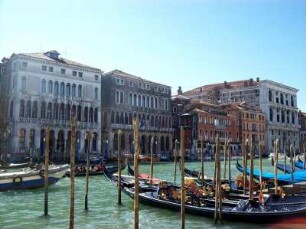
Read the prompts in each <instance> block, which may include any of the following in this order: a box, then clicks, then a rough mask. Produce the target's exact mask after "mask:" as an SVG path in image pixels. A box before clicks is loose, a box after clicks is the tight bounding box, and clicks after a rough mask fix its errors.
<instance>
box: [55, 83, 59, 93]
mask: <svg viewBox="0 0 306 229" xmlns="http://www.w3.org/2000/svg"><path fill="white" fill-rule="evenodd" d="M58 93H59V84H58V82H57V81H56V82H55V83H54V95H55V96H56V97H57V96H58Z"/></svg>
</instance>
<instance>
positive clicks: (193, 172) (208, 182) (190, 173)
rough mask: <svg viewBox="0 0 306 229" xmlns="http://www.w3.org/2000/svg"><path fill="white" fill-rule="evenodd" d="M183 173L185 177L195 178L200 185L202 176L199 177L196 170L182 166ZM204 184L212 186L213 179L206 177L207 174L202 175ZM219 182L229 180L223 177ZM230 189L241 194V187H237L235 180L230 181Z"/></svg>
mask: <svg viewBox="0 0 306 229" xmlns="http://www.w3.org/2000/svg"><path fill="white" fill-rule="evenodd" d="M184 173H185V176H187V177H192V178H194V179H195V181H196V182H197V183H198V184H200V185H202V177H201V173H200V172H198V171H196V170H190V169H187V168H184ZM203 181H204V185H206V186H214V181H213V179H212V178H208V177H207V176H204V180H203ZM221 184H229V180H228V179H223V180H221ZM230 191H231V193H236V194H242V193H243V189H242V188H239V187H237V185H236V183H235V181H233V180H232V181H231V183H230Z"/></svg>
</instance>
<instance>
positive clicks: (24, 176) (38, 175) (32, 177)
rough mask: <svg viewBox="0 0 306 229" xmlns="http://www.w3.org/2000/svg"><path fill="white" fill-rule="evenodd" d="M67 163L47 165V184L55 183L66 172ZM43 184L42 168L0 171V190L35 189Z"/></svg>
mask: <svg viewBox="0 0 306 229" xmlns="http://www.w3.org/2000/svg"><path fill="white" fill-rule="evenodd" d="M68 168H69V165H51V166H49V175H48V181H49V185H51V184H55V183H56V182H57V181H59V180H60V179H61V178H62V177H63V176H64V175H65V173H66V172H67V170H68ZM43 186H44V170H43V169H31V170H27V171H16V172H4V173H0V191H8V190H23V189H36V188H41V187H43Z"/></svg>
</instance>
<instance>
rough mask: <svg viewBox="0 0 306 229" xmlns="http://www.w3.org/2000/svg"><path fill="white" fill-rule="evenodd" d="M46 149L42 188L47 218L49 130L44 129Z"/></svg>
mask: <svg viewBox="0 0 306 229" xmlns="http://www.w3.org/2000/svg"><path fill="white" fill-rule="evenodd" d="M45 140H46V149H45V171H44V182H45V184H44V188H45V201H44V202H45V207H44V215H45V216H48V186H49V152H50V128H49V127H47V129H46V139H45Z"/></svg>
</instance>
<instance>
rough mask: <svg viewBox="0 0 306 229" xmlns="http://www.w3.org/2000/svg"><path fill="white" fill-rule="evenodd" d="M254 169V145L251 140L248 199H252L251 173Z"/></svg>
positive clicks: (252, 175)
mask: <svg viewBox="0 0 306 229" xmlns="http://www.w3.org/2000/svg"><path fill="white" fill-rule="evenodd" d="M253 171H254V145H253V140H251V143H250V182H249V200H253V199H254V198H253V188H254V186H253V177H254V174H253Z"/></svg>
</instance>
